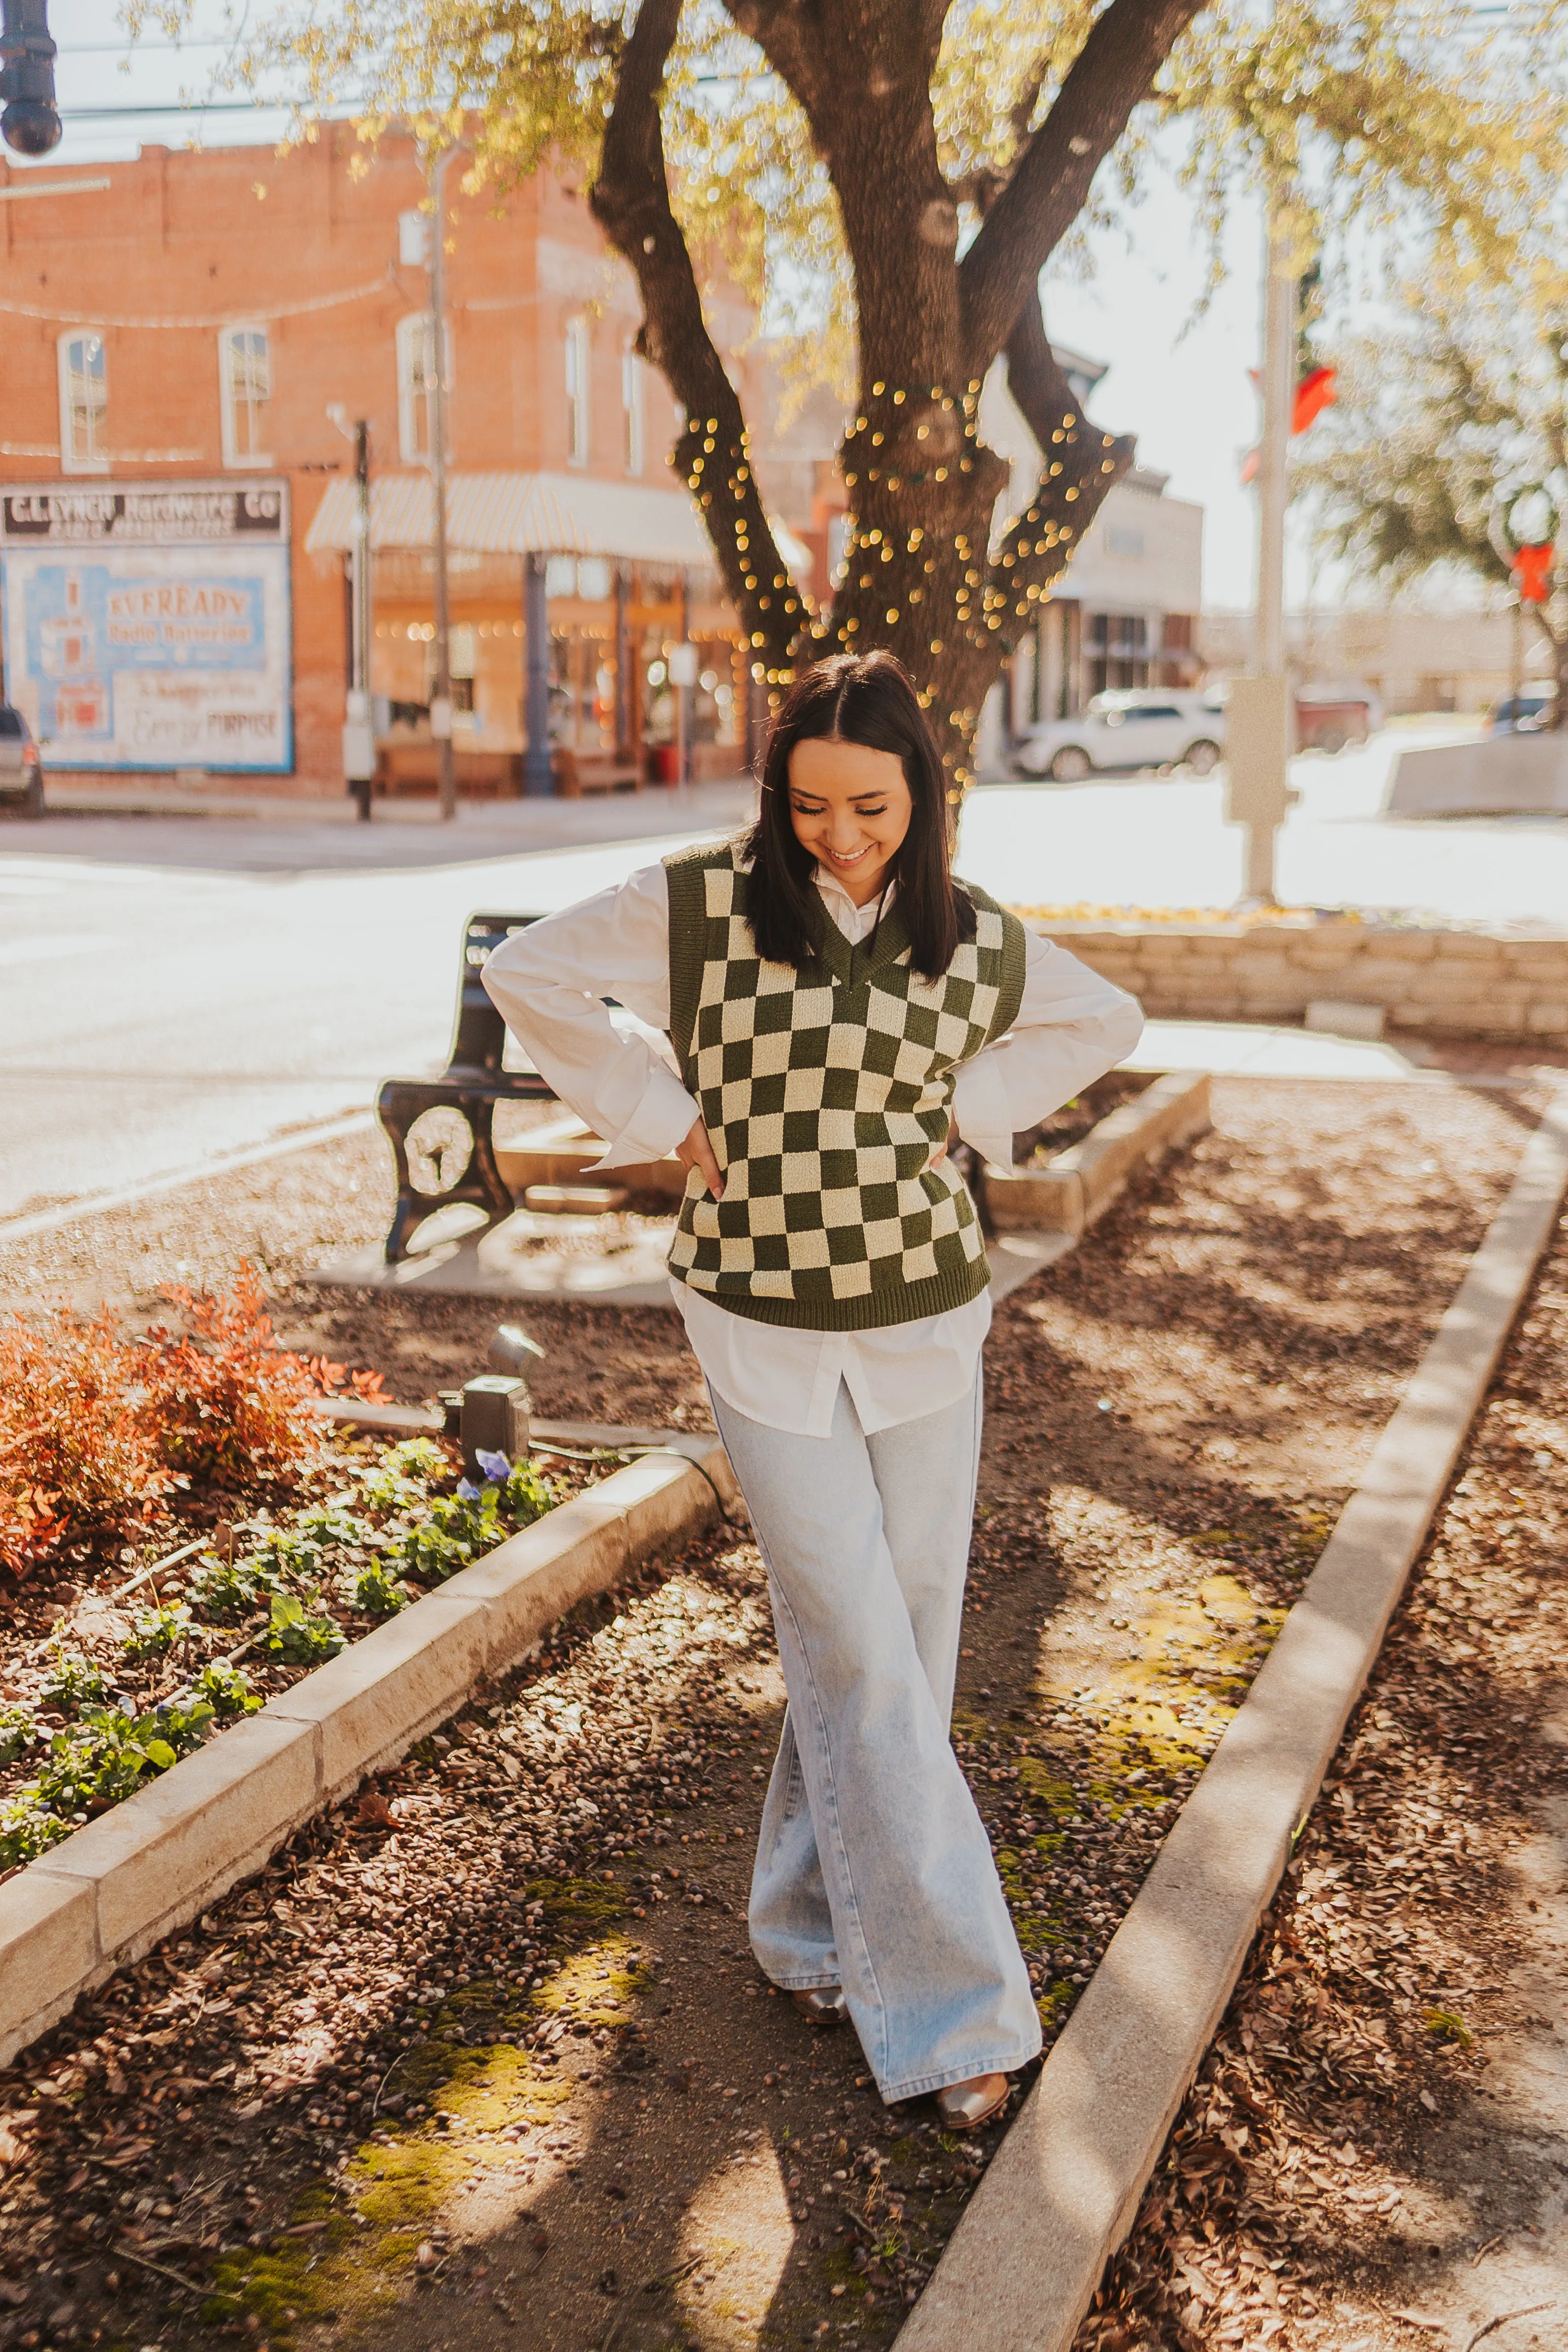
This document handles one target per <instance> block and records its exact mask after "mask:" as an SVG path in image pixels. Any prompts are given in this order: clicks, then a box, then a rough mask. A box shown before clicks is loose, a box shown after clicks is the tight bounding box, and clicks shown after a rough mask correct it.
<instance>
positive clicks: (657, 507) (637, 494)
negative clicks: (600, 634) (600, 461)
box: [305, 471, 811, 579]
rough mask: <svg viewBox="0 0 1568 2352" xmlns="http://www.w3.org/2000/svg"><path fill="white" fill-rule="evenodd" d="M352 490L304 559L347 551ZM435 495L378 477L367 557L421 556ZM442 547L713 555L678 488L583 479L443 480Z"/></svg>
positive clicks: (326, 513)
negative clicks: (383, 553)
mask: <svg viewBox="0 0 1568 2352" xmlns="http://www.w3.org/2000/svg"><path fill="white" fill-rule="evenodd" d="M357 513H358V493H357V491H356V489H355V487H354V485H353V482H352V481H350V480H348V479H346V478H344V477H343V476H342V475H340V476H339V478H338V479H337V480H336V481H334V482H332V483H331V485H330V486H329V488H328V490H327V495H326V497H325V498H324V499H322V500H321V505H320V507H319V508H318V509H317V510H316V517H315V520H314V521H313V522H312V523H311V525H310V530H309V531H308V532H307V534H306V538H305V545H306V548H307V550H308V551H309V552H310V554H312V555H321V554H331V553H333V552H342V553H346V552H347V551H348V550H349V549H350V548H351V547H352V546H353V541H354V524H355V520H356V517H357ZM435 530H436V498H435V490H434V487H433V485H432V483H431V480H430V477H429V475H428V474H427V473H425V472H423V471H421V472H418V473H406V474H378V475H376V476H374V478H373V479H372V482H371V486H370V543H371V546H372V548H373V549H374V550H376V551H388V552H390V551H395V550H413V551H422V550H424V549H426V548H428V547H430V546H431V545H432V544H433V542H434V539H435ZM773 535H774V538H775V540H776V541H777V543H778V549H779V552H780V554H781V555H782V556H783V557H784V562H786V563H787V564H789V566H790V567H791V569H792V571H794V572H795V576H796V578H797V579H805V578H807V577H809V574H810V569H811V554H810V551H809V550H808V549H807V548H805V547H804V546H803V545H802V544H801V542H800V541H799V540H797V539H796V538H795V535H794V533H793V532H791V531H789V530H785V529H784V526H783V524H781V523H779V522H776V521H775V522H773ZM447 545H448V547H451V548H455V549H458V550H460V551H463V552H465V553H468V554H473V555H602V556H607V557H609V558H610V559H612V560H613V561H619V562H623V563H658V564H664V565H668V567H669V568H670V569H671V570H673V571H697V570H700V569H702V568H704V567H707V566H710V565H711V563H712V562H713V551H712V549H711V547H710V544H709V541H708V534H707V532H706V531H705V530H703V528H702V524H701V521H700V519H699V516H698V513H697V509H695V507H694V506H693V505H692V503H691V501H690V499H688V498H685V497H684V496H682V494H681V493H680V492H679V490H660V489H654V488H650V487H649V485H648V484H647V483H646V482H605V481H599V480H597V479H595V477H594V476H593V475H591V474H451V475H449V476H448V477H447Z"/></svg>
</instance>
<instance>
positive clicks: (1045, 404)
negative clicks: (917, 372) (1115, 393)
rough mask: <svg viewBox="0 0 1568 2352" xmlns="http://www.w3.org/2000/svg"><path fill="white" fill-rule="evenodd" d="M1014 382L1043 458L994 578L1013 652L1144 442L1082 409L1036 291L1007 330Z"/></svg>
mask: <svg viewBox="0 0 1568 2352" xmlns="http://www.w3.org/2000/svg"><path fill="white" fill-rule="evenodd" d="M1007 389H1008V391H1009V392H1010V393H1011V394H1012V395H1013V398H1014V400H1015V401H1016V404H1017V405H1018V407H1019V409H1020V410H1021V411H1022V413H1023V416H1024V421H1025V423H1026V425H1028V428H1029V430H1030V432H1031V433H1032V434H1033V435H1034V436H1035V439H1036V441H1037V443H1038V445H1039V450H1040V460H1041V470H1040V478H1039V481H1038V483H1037V485H1036V488H1035V495H1034V497H1033V498H1032V499H1030V501H1029V504H1028V506H1027V508H1026V509H1025V511H1024V513H1022V514H1021V515H1020V516H1019V517H1018V518H1017V520H1016V521H1015V522H1014V523H1013V524H1012V526H1011V528H1010V529H1009V530H1008V531H1007V533H1006V535H1005V538H1004V539H1003V541H1002V544H1001V545H1000V547H999V548H998V549H997V551H996V553H995V556H994V559H993V561H992V563H991V566H990V573H989V579H988V583H987V590H986V603H987V604H988V606H989V607H990V614H991V618H992V620H993V622H994V626H995V631H996V634H997V635H999V637H1000V638H1001V641H1002V644H1003V646H1004V647H1005V650H1006V651H1008V652H1011V651H1012V649H1013V646H1015V645H1016V642H1017V640H1018V637H1019V636H1020V635H1021V634H1022V632H1023V630H1024V629H1026V628H1028V627H1030V626H1031V625H1033V622H1034V620H1035V618H1036V615H1037V613H1038V610H1039V607H1040V605H1041V604H1042V603H1043V602H1044V601H1045V598H1046V595H1047V591H1048V590H1049V587H1050V583H1051V582H1052V581H1053V580H1055V579H1056V578H1058V575H1059V574H1060V573H1061V572H1064V571H1065V570H1066V568H1067V566H1068V562H1070V561H1071V558H1072V556H1073V555H1074V553H1075V552H1076V551H1077V550H1078V548H1079V546H1080V545H1081V543H1082V541H1083V537H1084V533H1085V532H1086V531H1087V530H1088V529H1089V525H1090V523H1091V522H1092V521H1093V520H1094V518H1095V516H1096V515H1097V514H1098V513H1099V511H1100V506H1101V504H1102V502H1103V500H1104V499H1105V496H1106V494H1107V492H1108V491H1109V490H1110V488H1111V487H1112V485H1113V484H1114V483H1116V482H1117V481H1119V480H1120V479H1121V476H1122V475H1123V474H1125V473H1126V471H1127V469H1128V467H1130V466H1131V463H1132V459H1133V456H1134V453H1135V451H1136V448H1137V444H1136V442H1135V441H1134V440H1133V438H1132V436H1131V434H1123V435H1121V436H1115V435H1111V434H1109V433H1100V432H1097V431H1096V430H1095V428H1094V426H1093V425H1090V424H1089V420H1088V418H1087V417H1085V416H1084V415H1082V414H1081V411H1080V407H1079V399H1078V395H1077V394H1076V393H1075V392H1074V391H1073V388H1072V386H1071V384H1070V383H1068V380H1067V377H1066V376H1065V375H1064V374H1063V373H1062V371H1061V369H1060V368H1059V367H1058V364H1057V357H1056V353H1055V352H1053V351H1052V349H1051V344H1050V337H1049V336H1048V335H1047V332H1046V321H1045V317H1044V314H1043V312H1042V311H1041V309H1040V302H1039V297H1038V295H1036V296H1035V298H1034V299H1033V300H1031V301H1027V302H1026V303H1025V305H1024V307H1023V309H1022V310H1020V311H1019V313H1018V316H1017V318H1016V320H1015V321H1014V324H1013V331H1012V333H1011V334H1010V335H1009V336H1008V338H1007Z"/></svg>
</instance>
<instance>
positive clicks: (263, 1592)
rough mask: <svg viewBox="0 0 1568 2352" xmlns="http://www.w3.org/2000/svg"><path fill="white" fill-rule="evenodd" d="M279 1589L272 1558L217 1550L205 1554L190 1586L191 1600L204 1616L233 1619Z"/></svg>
mask: <svg viewBox="0 0 1568 2352" xmlns="http://www.w3.org/2000/svg"><path fill="white" fill-rule="evenodd" d="M277 1590H278V1579H277V1576H276V1574H275V1572H274V1570H273V1567H272V1564H271V1562H270V1561H268V1560H266V1559H218V1557H217V1555H216V1552H204V1553H203V1554H202V1557H201V1559H200V1560H199V1561H198V1562H197V1564H196V1568H195V1572H194V1574H193V1575H192V1578H191V1581H190V1585H189V1587H188V1591H189V1594H190V1598H191V1600H192V1601H194V1602H195V1605H196V1607H197V1608H198V1609H199V1610H200V1611H201V1612H202V1613H203V1615H204V1616H206V1617H217V1618H221V1619H224V1620H226V1621H230V1622H232V1621H234V1620H236V1619H237V1618H240V1617H248V1616H249V1614H250V1612H251V1611H252V1610H253V1609H254V1608H255V1607H256V1605H257V1603H258V1601H263V1600H270V1599H271V1597H272V1595H273V1593H274V1592H276V1591H277Z"/></svg>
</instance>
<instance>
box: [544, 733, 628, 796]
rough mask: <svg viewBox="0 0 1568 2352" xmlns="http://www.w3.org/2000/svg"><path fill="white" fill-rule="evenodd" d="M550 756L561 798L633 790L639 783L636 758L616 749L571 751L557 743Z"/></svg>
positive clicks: (566, 745) (566, 746)
mask: <svg viewBox="0 0 1568 2352" xmlns="http://www.w3.org/2000/svg"><path fill="white" fill-rule="evenodd" d="M550 756H551V765H552V768H553V770H554V772H555V785H556V790H557V791H558V793H560V795H561V798H562V799H563V801H575V800H581V799H582V797H583V795H584V793H635V792H637V791H638V790H639V789H640V787H641V784H642V781H643V778H642V771H641V769H640V768H639V766H638V765H637V761H635V760H624V759H622V757H621V756H620V754H619V753H618V752H616V751H574V750H573V749H572V747H571V745H570V744H569V743H561V744H558V745H557V746H556V748H555V750H554V751H552V753H551V755H550Z"/></svg>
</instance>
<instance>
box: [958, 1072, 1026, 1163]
mask: <svg viewBox="0 0 1568 2352" xmlns="http://www.w3.org/2000/svg"><path fill="white" fill-rule="evenodd" d="M952 1116H953V1118H954V1119H955V1120H956V1121H957V1123H958V1131H959V1133H960V1135H961V1136H962V1137H963V1140H964V1141H965V1143H967V1144H969V1145H970V1146H971V1147H972V1148H973V1150H976V1151H978V1152H979V1153H980V1155H981V1157H982V1158H983V1159H984V1160H991V1161H993V1162H994V1164H995V1166H997V1167H998V1168H1011V1166H1012V1165H1013V1120H1012V1105H1011V1104H1010V1103H1009V1101H1008V1099H1007V1082H1006V1080H1005V1077H1004V1076H1003V1074H1002V1072H1001V1070H1000V1069H999V1068H998V1067H997V1066H996V1064H995V1062H994V1060H993V1059H992V1058H991V1056H990V1055H985V1054H980V1055H976V1057H975V1059H974V1060H973V1062H966V1063H965V1064H964V1066H963V1069H962V1070H960V1072H959V1074H958V1077H957V1080H956V1082H955V1083H954V1086H953V1089H952Z"/></svg>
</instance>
